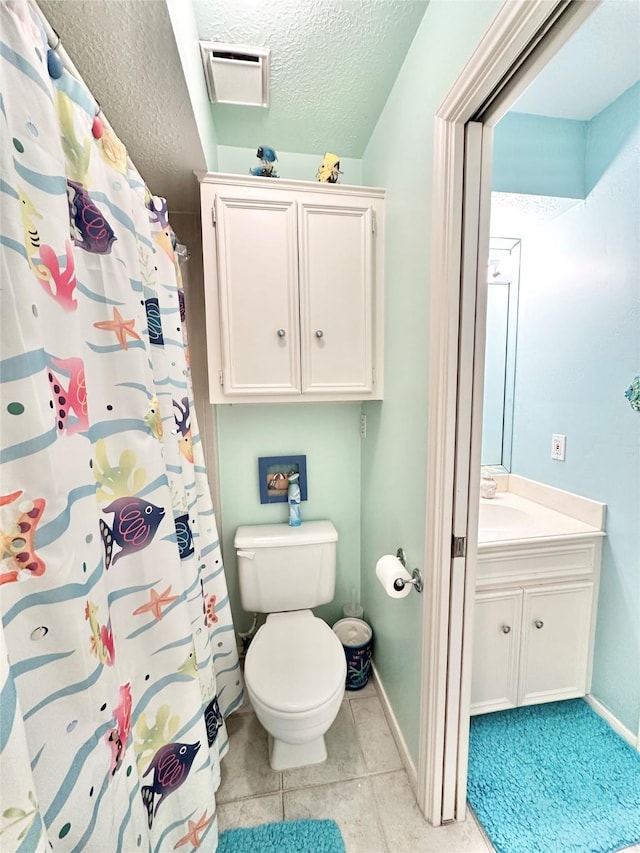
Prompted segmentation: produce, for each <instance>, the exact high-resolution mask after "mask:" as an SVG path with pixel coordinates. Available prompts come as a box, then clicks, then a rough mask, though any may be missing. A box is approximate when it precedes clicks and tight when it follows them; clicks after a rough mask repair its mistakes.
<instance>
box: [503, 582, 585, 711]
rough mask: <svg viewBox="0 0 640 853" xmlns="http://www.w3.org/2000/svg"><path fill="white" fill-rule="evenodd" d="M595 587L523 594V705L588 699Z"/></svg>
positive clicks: (563, 586) (566, 586)
mask: <svg viewBox="0 0 640 853" xmlns="http://www.w3.org/2000/svg"><path fill="white" fill-rule="evenodd" d="M592 601H593V583H576V584H555V585H554V586H548V587H538V588H535V589H530V590H525V591H524V601H523V608H522V610H523V615H522V652H521V663H520V689H519V697H518V699H519V701H518V704H519V705H534V704H537V703H539V702H552V701H556V700H558V699H571V698H574V697H577V696H584V694H585V693H586V690H587V675H588V658H589V633H590V627H591V607H592Z"/></svg>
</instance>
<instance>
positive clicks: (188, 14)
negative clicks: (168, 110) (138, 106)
mask: <svg viewBox="0 0 640 853" xmlns="http://www.w3.org/2000/svg"><path fill="white" fill-rule="evenodd" d="M166 2H167V10H168V12H169V17H170V18H171V26H172V28H173V34H174V37H175V40H176V45H177V47H178V53H179V54H180V62H181V63H182V70H183V71H184V79H185V81H186V83H187V89H188V90H189V98H190V100H191V107H192V109H193V115H194V117H195V120H196V125H197V126H198V136H199V137H200V144H201V145H202V150H203V152H204V157H205V162H206V164H207V169H208V170H209V171H210V172H215V171H216V170H217V169H218V148H217V142H218V140H217V136H216V129H215V127H214V124H213V115H212V113H211V104H210V102H209V96H208V94H207V84H206V82H205V79H204V74H203V73H202V60H201V59H200V48H199V45H198V40H199V36H198V28H197V26H196V19H195V13H194V11H193V5H192V4H191V3H185V2H184V0H166ZM167 85H170V81H167ZM132 107H133V108H134V109H135V105H132Z"/></svg>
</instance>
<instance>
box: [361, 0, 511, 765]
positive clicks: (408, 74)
mask: <svg viewBox="0 0 640 853" xmlns="http://www.w3.org/2000/svg"><path fill="white" fill-rule="evenodd" d="M500 5H501V3H500V2H499V0H468V1H467V0H458V2H455V3H451V2H447V0H431V2H430V3H429V6H428V7H427V10H426V12H425V16H424V18H423V20H422V23H421V25H420V28H419V29H418V32H417V33H416V37H415V39H414V41H413V44H412V45H411V48H410V50H409V52H408V54H407V58H406V60H405V62H404V65H403V66H402V69H401V70H400V73H399V75H398V78H397V80H396V83H395V86H394V88H393V90H392V92H391V94H390V96H389V99H388V100H387V103H386V105H385V108H384V110H383V112H382V115H381V117H380V120H379V121H378V124H377V126H376V129H375V131H374V133H373V135H372V137H371V141H370V142H369V145H368V146H367V149H366V151H365V155H364V157H363V181H364V183H365V184H373V185H377V186H383V187H386V188H387V197H386V199H387V200H386V243H385V247H386V259H385V274H386V306H385V312H386V314H385V335H386V341H385V399H384V401H383V402H382V403H367V404H365V405H364V407H363V409H364V411H365V412H366V414H367V418H368V423H367V429H368V435H367V438H366V440H364V441H363V443H362V601H363V606H364V609H365V614H366V617H367V618H368V619H369V620H370V621H371V624H372V625H373V629H374V632H375V637H376V640H375V651H374V655H375V664H376V668H377V670H378V672H379V674H380V677H381V679H382V683H383V685H384V689H385V691H386V692H387V695H388V697H389V700H390V702H391V705H392V707H393V711H394V714H395V716H396V718H397V720H398V723H399V725H400V728H401V730H402V734H403V736H404V738H405V741H406V743H407V747H408V749H409V752H410V754H411V756H412V758H413V760H414V761H415V762H416V763H417V758H418V731H419V696H420V684H421V672H420V645H421V633H422V625H421V609H422V599H421V597H420V596H419V595H417V594H416V593H413V592H412V593H411V594H410V595H409V596H408V597H407V598H403V599H399V600H396V599H391V598H389V597H388V596H386V595H385V594H384V592H383V590H382V587H381V586H380V584H379V583H378V582H377V580H376V576H375V565H376V561H377V560H378V558H379V557H380V556H382V555H383V554H388V553H393V554H395V552H396V549H397V548H398V547H399V546H402V547H403V548H404V549H405V551H406V553H407V557H408V559H409V561H410V563H411V566H412V567H413V566H419V567H420V568H421V569H422V570H423V571H424V570H425V566H424V565H423V551H424V538H425V512H426V510H425V492H426V475H427V462H426V447H427V406H428V389H427V370H428V332H427V328H428V303H429V268H430V260H431V258H430V237H431V185H432V169H433V126H434V118H433V117H434V114H435V112H436V110H437V108H438V107H439V105H440V103H441V101H442V100H443V99H444V97H445V95H446V94H447V92H448V91H449V89H450V88H451V86H452V85H453V82H454V80H455V78H456V77H457V75H458V73H459V72H460V70H461V69H462V67H463V66H464V64H465V63H466V61H467V60H468V58H469V57H470V55H471V54H472V52H473V50H474V49H475V47H476V45H477V44H478V42H479V41H480V39H481V37H482V35H483V33H484V31H485V30H486V28H487V27H488V25H489V23H490V22H491V19H492V18H493V17H494V15H495V14H496V13H497V11H498V9H499V8H500ZM426 568H427V577H428V576H429V571H428V568H429V567H426ZM423 594H424V595H429V594H430V589H429V585H428V584H427V587H426V589H425V592H424V593H423Z"/></svg>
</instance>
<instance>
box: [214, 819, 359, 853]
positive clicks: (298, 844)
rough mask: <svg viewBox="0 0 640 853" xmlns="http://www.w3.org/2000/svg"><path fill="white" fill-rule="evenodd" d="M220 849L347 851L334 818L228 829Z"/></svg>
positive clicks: (248, 852)
mask: <svg viewBox="0 0 640 853" xmlns="http://www.w3.org/2000/svg"><path fill="white" fill-rule="evenodd" d="M217 853H345V849H344V841H343V840H342V835H341V834H340V830H339V828H338V824H337V823H336V822H335V821H333V820H285V821H281V822H280V823H263V824H261V825H260V826H254V827H251V829H227V830H225V831H224V832H222V833H221V834H220V839H219V841H218V849H217Z"/></svg>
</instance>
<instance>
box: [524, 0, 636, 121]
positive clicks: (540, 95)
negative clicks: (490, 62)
mask: <svg viewBox="0 0 640 853" xmlns="http://www.w3.org/2000/svg"><path fill="white" fill-rule="evenodd" d="M638 79H640V3H639V2H638V0H604V2H603V3H601V5H600V6H598V8H597V9H596V10H595V11H594V12H593V13H592V14H591V15H590V16H589V18H587V20H586V21H585V23H584V24H583V25H582V26H581V27H580V29H579V30H578V31H577V32H576V33H575V34H574V35H573V36H572V37H571V38H570V39H569V41H568V42H567V43H566V44H565V45H564V47H563V48H562V49H561V50H560V51H559V52H558V53H557V54H556V55H555V56H554V57H553V58H552V59H551V60H550V61H549V63H548V64H547V65H546V66H545V68H544V69H543V70H542V71H541V72H540V74H539V75H538V76H537V77H536V79H535V80H534V81H533V83H532V84H531V86H530V87H529V88H528V89H527V90H526V92H525V93H524V94H523V95H522V97H521V98H519V99H518V102H517V103H516V104H515V106H514V110H515V111H516V112H521V113H532V114H534V115H545V116H553V117H555V118H571V119H579V120H582V121H589V120H590V119H592V118H593V117H594V116H595V115H597V114H598V113H599V112H601V111H602V110H603V109H604V108H605V107H606V106H608V105H609V104H610V103H611V102H612V101H614V100H615V99H616V98H617V97H619V96H620V95H621V94H622V93H623V92H625V91H626V90H627V89H628V88H629V86H632V85H633V84H634V83H635V82H636V80H638Z"/></svg>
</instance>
